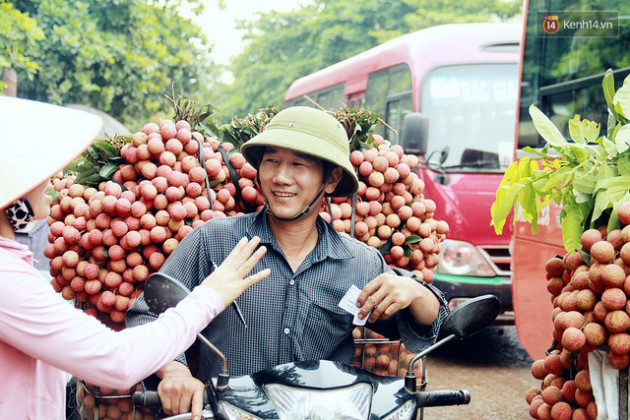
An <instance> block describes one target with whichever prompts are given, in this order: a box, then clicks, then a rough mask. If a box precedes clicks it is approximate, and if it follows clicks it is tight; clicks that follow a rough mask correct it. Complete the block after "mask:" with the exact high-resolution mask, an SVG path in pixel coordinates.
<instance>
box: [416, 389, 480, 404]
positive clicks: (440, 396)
mask: <svg viewBox="0 0 630 420" xmlns="http://www.w3.org/2000/svg"><path fill="white" fill-rule="evenodd" d="M416 401H417V402H418V407H440V406H445V405H460V404H468V403H470V392H468V391H467V390H465V389H459V390H446V391H417V392H416Z"/></svg>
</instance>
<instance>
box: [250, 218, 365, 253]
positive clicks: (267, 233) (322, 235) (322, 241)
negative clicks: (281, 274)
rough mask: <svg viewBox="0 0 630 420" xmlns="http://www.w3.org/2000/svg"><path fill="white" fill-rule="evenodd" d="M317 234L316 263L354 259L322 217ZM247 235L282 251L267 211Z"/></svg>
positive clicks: (254, 222)
mask: <svg viewBox="0 0 630 420" xmlns="http://www.w3.org/2000/svg"><path fill="white" fill-rule="evenodd" d="M317 234H318V235H319V240H318V241H317V244H316V245H315V249H313V251H312V252H311V254H312V257H313V261H314V262H319V261H323V260H325V259H326V258H332V259H337V260H343V259H350V258H352V257H353V255H352V253H351V252H350V250H349V249H348V247H347V246H346V245H345V244H344V243H343V239H342V238H341V234H340V233H338V232H336V231H335V230H334V229H333V228H332V226H331V225H330V224H328V223H326V221H325V220H324V219H322V218H321V217H318V218H317ZM247 235H248V237H250V238H251V237H254V236H258V237H259V238H260V243H261V244H266V245H271V246H272V247H273V248H274V249H276V250H278V251H279V250H280V245H279V244H278V241H277V239H276V237H275V236H274V234H273V231H272V230H271V226H269V222H268V220H267V212H266V211H265V209H263V210H261V211H259V212H258V214H257V215H256V217H255V218H254V221H253V223H252V224H251V225H250V227H249V228H248V229H247Z"/></svg>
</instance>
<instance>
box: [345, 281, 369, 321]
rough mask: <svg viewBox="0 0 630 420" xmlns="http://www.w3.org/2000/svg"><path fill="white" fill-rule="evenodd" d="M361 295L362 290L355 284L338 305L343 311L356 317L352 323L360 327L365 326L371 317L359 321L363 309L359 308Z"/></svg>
mask: <svg viewBox="0 0 630 420" xmlns="http://www.w3.org/2000/svg"><path fill="white" fill-rule="evenodd" d="M360 294H361V289H359V288H358V287H357V286H355V285H354V284H353V285H352V286H350V288H349V289H348V291H347V292H346V294H345V295H344V296H343V298H341V300H340V301H339V303H338V304H337V305H338V306H339V307H340V308H341V309H343V310H345V311H347V312H349V313H351V314H352V315H354V320H353V321H352V323H353V324H354V325H359V326H361V325H365V323H366V322H367V320H368V318H369V317H370V315H369V314H368V316H366V317H365V318H363V319H359V317H358V316H357V315H358V314H359V312H360V311H361V308H359V307H358V306H357V300H358V299H359V295H360Z"/></svg>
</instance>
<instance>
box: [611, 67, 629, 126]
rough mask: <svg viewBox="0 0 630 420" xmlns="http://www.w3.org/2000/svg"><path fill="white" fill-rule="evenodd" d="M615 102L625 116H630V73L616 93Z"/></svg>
mask: <svg viewBox="0 0 630 420" xmlns="http://www.w3.org/2000/svg"><path fill="white" fill-rule="evenodd" d="M613 104H615V106H619V109H620V110H621V112H622V113H623V115H624V116H626V117H630V75H629V76H627V77H626V78H625V79H624V81H623V85H622V86H621V87H620V88H619V90H617V92H616V93H615V96H614V97H613Z"/></svg>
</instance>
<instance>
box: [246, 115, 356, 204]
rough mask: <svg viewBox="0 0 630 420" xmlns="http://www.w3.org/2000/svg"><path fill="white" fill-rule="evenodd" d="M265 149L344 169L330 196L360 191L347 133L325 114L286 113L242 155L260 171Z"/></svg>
mask: <svg viewBox="0 0 630 420" xmlns="http://www.w3.org/2000/svg"><path fill="white" fill-rule="evenodd" d="M265 146H272V147H283V148H285V149H290V150H293V151H295V152H300V153H305V154H308V155H311V156H315V157H317V158H320V159H323V160H325V161H328V162H330V163H332V164H334V165H337V166H339V167H341V168H342V169H343V176H342V178H341V181H340V182H339V184H338V185H337V188H335V191H333V192H332V194H330V195H331V196H334V197H345V196H349V195H352V194H353V193H355V192H356V190H357V188H358V185H359V180H358V178H357V175H356V173H355V171H354V168H353V166H352V164H351V163H350V147H349V145H348V136H347V135H346V131H345V130H344V128H343V127H342V126H341V124H340V123H339V122H338V121H337V120H336V119H335V117H333V116H332V115H330V114H328V113H326V112H324V111H321V110H319V109H315V108H310V107H307V106H295V107H291V108H287V109H284V110H282V111H280V112H279V113H278V114H276V115H275V116H274V117H273V118H272V119H271V121H269V123H268V124H267V126H266V127H265V130H264V131H263V132H262V133H260V134H258V135H257V136H255V137H253V138H252V139H251V140H249V141H248V142H246V143H245V144H244V145H243V146H242V147H241V152H242V153H243V155H244V156H245V159H247V160H248V161H249V163H251V164H252V165H253V166H254V167H255V168H256V169H258V166H259V164H260V160H261V159H262V154H263V152H264V147H265Z"/></svg>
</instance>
